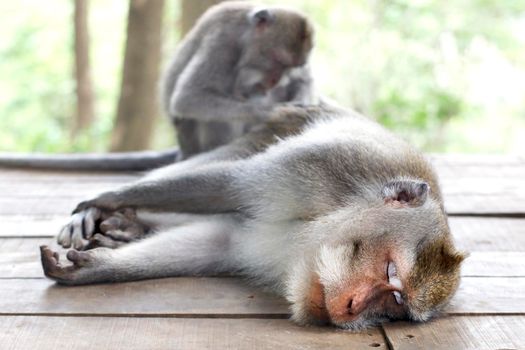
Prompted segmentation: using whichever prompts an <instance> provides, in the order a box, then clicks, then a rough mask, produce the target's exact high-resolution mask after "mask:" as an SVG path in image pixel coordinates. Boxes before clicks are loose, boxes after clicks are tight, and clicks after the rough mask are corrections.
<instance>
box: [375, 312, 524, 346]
mask: <svg viewBox="0 0 525 350" xmlns="http://www.w3.org/2000/svg"><path fill="white" fill-rule="evenodd" d="M383 327H384V330H385V334H386V337H387V338H388V341H389V342H390V344H391V345H392V348H393V349H406V350H409V349H436V350H440V349H443V350H450V349H472V350H485V349H486V350H488V349H523V348H525V337H524V334H523V332H524V330H525V317H523V316H519V317H518V316H482V317H481V316H455V317H443V318H438V319H436V320H433V321H432V322H429V323H425V324H414V323H407V322H395V323H390V324H385V325H384V326H383Z"/></svg>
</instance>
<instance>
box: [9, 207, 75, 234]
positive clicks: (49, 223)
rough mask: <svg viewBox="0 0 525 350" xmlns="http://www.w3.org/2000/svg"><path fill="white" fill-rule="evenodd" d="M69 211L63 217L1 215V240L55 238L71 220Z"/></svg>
mask: <svg viewBox="0 0 525 350" xmlns="http://www.w3.org/2000/svg"><path fill="white" fill-rule="evenodd" d="M68 213H69V211H68V212H65V213H63V214H62V215H42V214H32V215H30V214H28V215H0V238H2V237H4V238H6V237H54V236H55V235H56V234H57V233H58V232H59V231H60V229H61V228H62V227H63V226H64V225H65V224H66V223H67V222H68V220H69V217H70V216H69V214H68Z"/></svg>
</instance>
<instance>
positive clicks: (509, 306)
mask: <svg viewBox="0 0 525 350" xmlns="http://www.w3.org/2000/svg"><path fill="white" fill-rule="evenodd" d="M524 291H525V278H523V277H514V278H506V277H464V278H462V279H461V284H460V286H459V289H458V292H457V294H456V295H455V296H454V298H453V299H452V306H451V307H450V308H449V309H447V310H446V311H447V313H450V314H455V315H465V314H467V315H469V314H524V315H525V293H524Z"/></svg>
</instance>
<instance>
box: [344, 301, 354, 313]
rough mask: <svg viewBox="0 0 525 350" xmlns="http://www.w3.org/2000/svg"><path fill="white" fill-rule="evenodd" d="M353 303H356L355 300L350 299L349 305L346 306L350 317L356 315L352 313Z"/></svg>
mask: <svg viewBox="0 0 525 350" xmlns="http://www.w3.org/2000/svg"><path fill="white" fill-rule="evenodd" d="M353 302H354V300H353V299H350V300H349V301H348V304H346V310H347V313H348V314H349V315H353V314H354V312H353V311H352V303H353Z"/></svg>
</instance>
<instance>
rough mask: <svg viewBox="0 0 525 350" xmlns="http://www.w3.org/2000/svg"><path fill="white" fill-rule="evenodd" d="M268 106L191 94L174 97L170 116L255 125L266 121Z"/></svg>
mask: <svg viewBox="0 0 525 350" xmlns="http://www.w3.org/2000/svg"><path fill="white" fill-rule="evenodd" d="M270 111H271V107H270V106H266V105H263V104H257V103H254V102H253V101H252V102H247V101H246V102H245V101H239V100H234V99H231V98H224V97H221V96H216V95H214V94H210V93H208V94H203V93H200V94H192V95H185V96H180V97H176V98H175V99H174V101H173V102H172V105H171V108H170V114H171V115H174V116H177V117H182V118H188V119H196V120H200V121H222V122H231V121H235V120H238V121H243V122H248V123H257V122H261V121H263V120H265V119H266V117H267V116H268V115H269V113H270Z"/></svg>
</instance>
